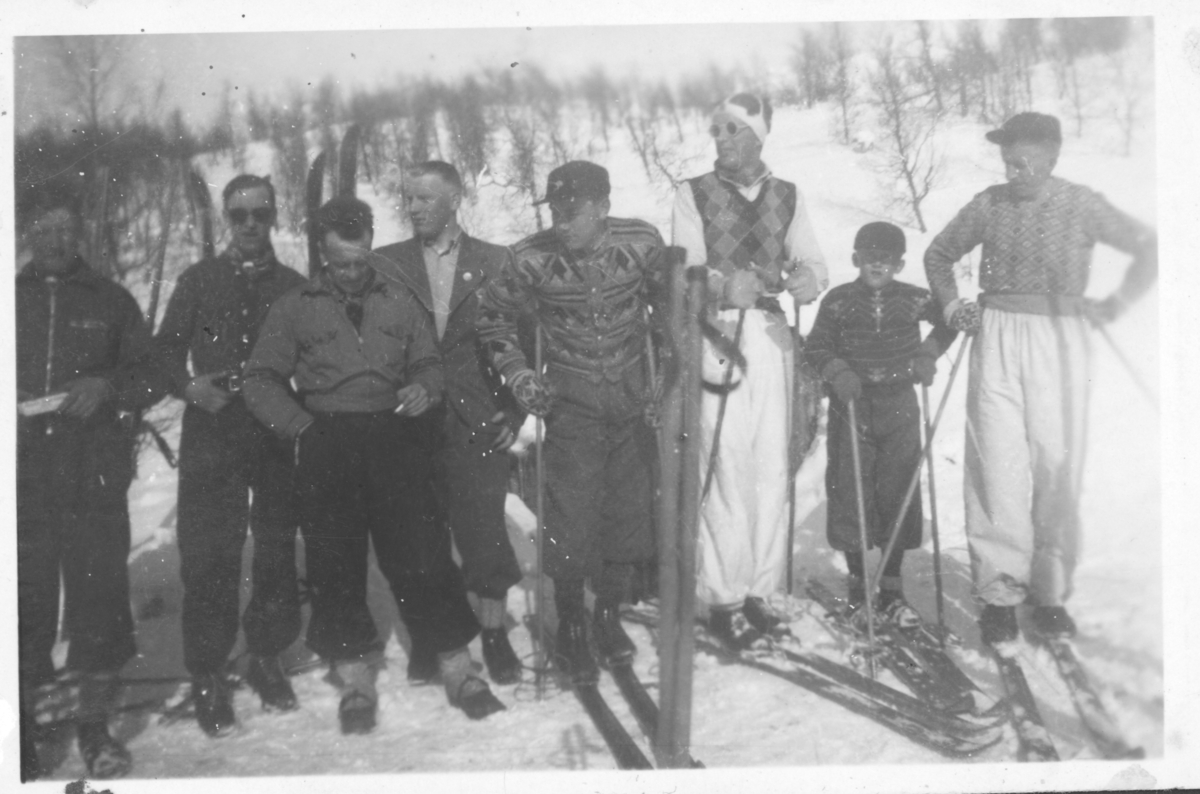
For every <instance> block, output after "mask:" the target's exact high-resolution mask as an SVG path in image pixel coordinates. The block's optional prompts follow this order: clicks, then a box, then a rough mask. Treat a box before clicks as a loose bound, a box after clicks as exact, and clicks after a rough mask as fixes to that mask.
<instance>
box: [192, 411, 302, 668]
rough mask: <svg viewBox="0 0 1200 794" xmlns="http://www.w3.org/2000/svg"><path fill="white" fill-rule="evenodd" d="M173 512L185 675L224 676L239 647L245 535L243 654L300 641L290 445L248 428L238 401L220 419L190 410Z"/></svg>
mask: <svg viewBox="0 0 1200 794" xmlns="http://www.w3.org/2000/svg"><path fill="white" fill-rule="evenodd" d="M251 494H253V499H251ZM178 511H179V515H178V542H179V562H180V573H181V577H182V579H183V661H184V664H185V665H186V667H187V669H188V672H190V673H191V674H192V675H202V674H206V673H215V672H217V671H219V670H221V668H223V667H224V666H225V664H226V662H227V660H228V658H229V654H230V652H231V651H232V650H233V646H234V643H235V642H236V641H237V631H238V604H239V595H240V590H241V581H242V550H243V548H244V547H245V545H246V530H247V526H249V528H250V530H251V531H252V532H253V536H254V558H253V563H252V567H251V576H252V582H253V594H252V595H251V598H250V603H249V604H247V606H246V610H245V613H244V614H243V615H242V627H243V628H244V629H245V632H246V644H247V647H248V648H249V650H250V652H251V653H254V654H258V655H261V656H273V655H275V654H278V653H280V652H282V651H283V650H284V649H286V648H287V647H288V646H289V645H291V644H292V642H294V641H295V639H296V638H297V637H298V636H299V635H300V599H299V592H298V590H297V586H296V514H295V510H294V505H293V498H292V451H291V449H290V445H288V444H286V443H284V442H281V441H279V440H277V439H276V438H274V437H273V436H272V435H271V434H270V433H269V431H267V430H266V429H265V428H263V427H262V425H260V424H259V423H258V422H257V421H255V419H254V417H252V416H251V415H250V414H249V412H248V411H247V410H246V408H245V406H244V404H243V403H242V401H241V400H240V399H239V400H235V401H234V402H232V403H230V404H229V405H228V406H226V408H225V409H224V410H222V411H221V412H220V413H217V414H210V413H207V412H206V411H202V410H200V409H199V408H196V407H194V406H188V408H187V409H186V410H185V411H184V414H183V436H182V439H181V440H180V450H179V501H178Z"/></svg>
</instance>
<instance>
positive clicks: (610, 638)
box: [592, 599, 637, 667]
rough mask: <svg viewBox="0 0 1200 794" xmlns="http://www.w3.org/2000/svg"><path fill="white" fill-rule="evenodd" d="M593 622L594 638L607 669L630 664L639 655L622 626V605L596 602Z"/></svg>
mask: <svg viewBox="0 0 1200 794" xmlns="http://www.w3.org/2000/svg"><path fill="white" fill-rule="evenodd" d="M594 612H595V615H594V617H593V621H592V631H593V632H594V634H593V636H594V637H595V639H596V651H597V653H598V654H599V656H600V663H601V664H603V665H604V666H605V667H613V666H614V665H618V664H623V663H626V664H627V663H629V662H631V661H632V660H633V657H634V655H635V654H637V646H636V645H634V644H633V640H631V639H630V638H629V635H628V634H626V633H625V628H624V627H623V626H622V625H621V605H620V604H618V603H617V602H615V601H607V600H605V601H601V600H600V599H597V600H596V604H595V609H594Z"/></svg>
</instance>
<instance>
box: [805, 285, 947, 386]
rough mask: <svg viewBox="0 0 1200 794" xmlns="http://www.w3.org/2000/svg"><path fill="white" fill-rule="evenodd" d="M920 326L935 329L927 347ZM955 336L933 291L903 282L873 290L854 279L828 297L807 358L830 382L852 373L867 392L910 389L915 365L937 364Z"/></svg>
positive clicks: (807, 348) (809, 341)
mask: <svg viewBox="0 0 1200 794" xmlns="http://www.w3.org/2000/svg"><path fill="white" fill-rule="evenodd" d="M921 321H925V322H927V323H930V324H932V325H933V330H932V331H931V332H930V334H929V336H928V337H926V339H925V341H924V342H922V341H921V329H920V322H921ZM955 335H956V334H955V332H954V331H953V330H952V329H950V328H949V327H947V326H946V325H945V324H944V321H943V320H942V313H941V311H940V309H939V308H938V305H937V301H935V300H934V298H933V295H932V294H931V293H930V292H929V290H926V289H922V288H921V287H917V286H914V285H912V284H905V283H903V282H900V281H892V282H889V283H888V284H886V285H885V286H884V287H883V289H879V290H874V289H871V288H870V287H868V286H867V285H866V284H865V283H864V282H863V281H862V279H855V280H854V281H852V282H850V283H849V284H842V285H839V286H837V287H834V288H833V289H831V290H830V291H829V292H828V294H826V295H825V298H824V300H822V301H821V308H820V310H818V311H817V320H816V322H815V323H814V324H813V329H812V333H810V334H809V336H808V339H807V340H806V341H805V345H804V347H805V352H804V355H805V358H806V359H807V360H808V363H809V364H811V365H812V366H813V368H814V369H816V370H817V372H819V373H820V374H821V377H822V378H823V379H824V380H825V381H827V382H831V381H833V379H834V378H836V377H837V375H838V373H840V372H842V371H843V370H846V369H852V370H854V372H855V373H856V374H858V376H859V377H861V378H862V379H863V385H864V386H867V387H868V388H869V387H871V386H892V385H897V384H910V383H914V382H915V381H916V374H915V373H914V371H913V367H912V364H913V359H915V358H917V357H919V356H929V357H931V358H937V357H938V356H940V355H941V354H942V353H944V352H945V351H946V348H948V347H949V346H950V343H951V342H953V341H954V337H955Z"/></svg>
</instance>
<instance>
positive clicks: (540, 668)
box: [533, 325, 549, 702]
mask: <svg viewBox="0 0 1200 794" xmlns="http://www.w3.org/2000/svg"><path fill="white" fill-rule="evenodd" d="M533 340H534V341H533V362H534V363H533V368H534V372H535V373H537V376H538V377H539V378H540V377H542V327H541V326H540V325H539V326H537V327H536V328H535V329H534V332H533ZM534 428H535V431H534V435H535V438H534V459H533V460H534V483H535V488H536V489H537V496H536V500H535V501H536V502H537V524H538V525H537V580H536V584H535V587H534V598H535V600H536V601H537V654H536V655H535V656H534V665H535V666H536V669H537V673H536V674H535V676H534V680H535V681H536V682H537V699H538V701H539V702H540V701H541V700H542V699H543V698H544V697H545V696H546V673H547V664H548V663H549V660H548V659H546V619H545V616H546V574H545V572H544V571H543V570H542V563H543V559H544V547H545V543H546V540H545V535H546V470H545V466H544V460H543V457H544V456H543V452H542V437H543V435H544V431H543V422H542V417H540V416H539V417H537V419H536V420H535V422H534Z"/></svg>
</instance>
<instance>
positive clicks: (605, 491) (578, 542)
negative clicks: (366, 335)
mask: <svg viewBox="0 0 1200 794" xmlns="http://www.w3.org/2000/svg"><path fill="white" fill-rule="evenodd" d="M608 196H609V180H608V171H606V170H605V169H604V168H602V167H601V166H598V165H596V164H595V163H589V162H584V161H580V160H576V161H572V162H569V163H567V164H565V165H562V166H559V167H558V168H556V169H554V170H553V171H551V172H550V176H549V179H548V184H547V187H546V197H545V198H544V199H543V200H542V201H540V202H537V203H539V204H542V203H548V204H549V205H550V216H551V219H552V221H553V226H552V227H551V228H550V229H547V230H545V231H541V232H538V233H537V234H534V235H532V236H530V237H526V238H525V239H524V240H522V241H521V242H519V243H517V244H516V245H514V246H513V247H512V248H511V249H510V250H509V254H508V258H507V261H506V262H505V264H504V268H503V269H502V270H501V271H500V273H499V274H498V275H497V276H496V277H495V278H493V279H491V280H490V281H489V282H488V284H487V286H486V288H485V289H484V290H483V296H482V299H481V301H480V308H479V319H478V321H477V327H478V329H479V338H480V340H481V342H482V343H483V345H484V348H485V350H486V351H487V353H488V354H489V355H490V356H491V359H492V364H493V366H494V367H495V368H496V369H497V370H498V371H499V372H500V374H501V375H502V376H503V378H504V381H505V383H506V384H507V386H508V388H509V389H511V390H512V393H513V396H514V397H516V399H517V402H519V403H520V404H521V407H522V408H524V409H525V410H526V411H528V412H529V413H533V414H536V415H538V416H543V417H545V418H546V438H545V447H544V449H545V465H546V471H547V478H546V480H547V481H546V497H547V498H546V501H545V504H546V515H545V516H543V523H544V526H545V531H546V538H545V539H546V543H545V544H544V551H545V556H544V560H543V564H544V567H545V572H546V574H547V575H548V576H549V577H550V578H551V579H552V580H553V581H554V603H555V607H556V610H557V612H558V618H559V622H558V632H557V643H556V653H557V659H556V662H557V663H558V665H559V666H560V668H562V669H563V670H564V672H565V673H566V674H567V675H569V676H570V677H571V679H572V681H573V682H575V683H577V684H585V683H589V682H592V681H595V679H596V677H597V675H598V674H599V671H598V669H597V666H596V659H595V657H593V656H592V652H591V649H590V647H589V644H588V621H587V613H586V611H585V609H584V582H585V580H587V579H590V580H591V587H592V592H593V593H594V594H595V596H596V600H595V605H594V611H593V620H592V631H593V634H594V638H595V645H596V648H597V650H598V651H599V653H600V657H601V659H602V660H603V661H604V662H605V663H609V664H611V663H616V662H619V661H622V660H628V659H630V658H632V656H633V654H634V653H635V651H636V648H635V646H634V644H633V642H632V640H630V638H629V637H628V635H626V634H625V631H624V630H623V629H622V628H621V621H620V613H619V608H620V604H621V602H622V601H627V600H629V598H630V597H631V595H632V588H633V582H634V576H635V575H636V574H637V573H638V570H637V569H638V566H639V565H641V564H645V563H646V562H647V561H648V560H649V559H650V558H651V557H652V556H653V553H654V536H653V534H652V530H651V525H650V516H651V513H652V511H653V507H652V503H653V488H652V482H653V476H652V475H653V467H654V466H655V461H656V454H657V450H656V441H655V435H654V431H653V429H651V427H650V426H649V425H648V424H647V422H646V420H645V414H646V410H647V407H648V403H649V402H651V401H652V399H653V398H652V395H651V392H652V389H651V384H650V383H649V382H648V378H647V372H646V361H645V358H644V351H645V349H646V333H647V327H646V307H647V304H648V303H649V304H651V305H653V306H655V307H658V308H660V309H663V310H664V311H665V301H664V297H665V292H666V279H667V275H668V274H667V273H666V272H665V270H666V262H667V257H666V254H665V250H664V245H663V240H662V237H661V236H660V235H659V233H658V230H657V229H655V228H654V227H653V226H651V225H650V224H648V223H646V222H644V221H640V220H627V219H624V218H612V217H609V214H608V211H609V206H610V205H609V199H608ZM656 314H657V316H660V317H661V316H663V315H662V314H661V313H660V312H656ZM523 319H533V320H535V321H536V323H537V325H538V327H539V333H540V334H541V336H542V339H543V340H544V349H545V365H546V371H545V372H544V373H543V372H537V371H535V370H534V366H533V364H534V362H531V361H530V360H529V357H528V356H527V354H526V351H524V350H522V348H521V345H520V342H519V335H518V327H519V325H518V324H519V323H520V322H521V321H522V320H523Z"/></svg>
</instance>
